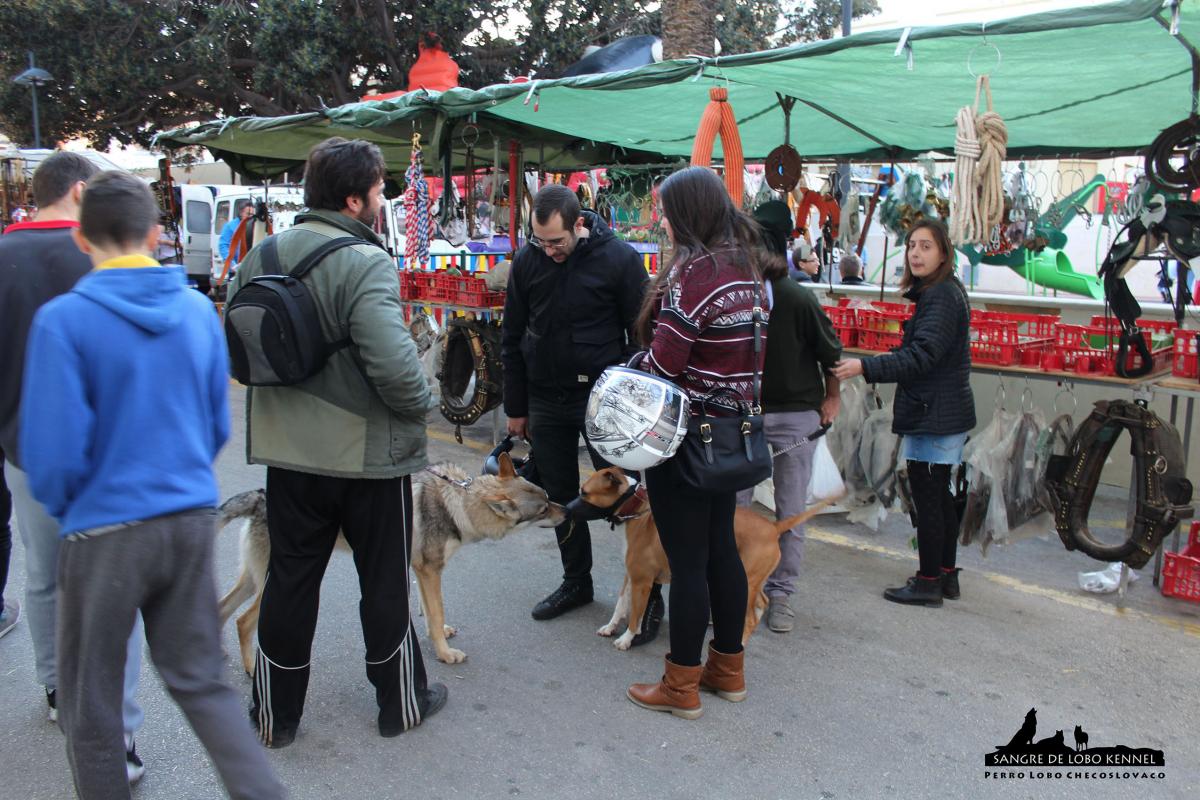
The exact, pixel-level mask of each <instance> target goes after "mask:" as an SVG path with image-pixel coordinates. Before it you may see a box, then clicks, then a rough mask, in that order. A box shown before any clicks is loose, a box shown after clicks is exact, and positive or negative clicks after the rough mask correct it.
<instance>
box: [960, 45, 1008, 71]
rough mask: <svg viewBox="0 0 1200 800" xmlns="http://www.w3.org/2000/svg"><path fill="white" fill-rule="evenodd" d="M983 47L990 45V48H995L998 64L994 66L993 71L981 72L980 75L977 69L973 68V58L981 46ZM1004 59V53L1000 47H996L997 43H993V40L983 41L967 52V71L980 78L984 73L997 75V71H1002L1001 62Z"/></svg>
mask: <svg viewBox="0 0 1200 800" xmlns="http://www.w3.org/2000/svg"><path fill="white" fill-rule="evenodd" d="M981 47H990V48H992V50H994V51H995V52H996V66H995V67H993V68H992V70H991V72H981V73H979V74H978V75H976V74H975V70H973V69H971V59H972V58H973V57H974V55H975V53H977V52H978V51H979V48H981ZM1003 60H1004V57H1003V56H1002V55H1000V48H999V47H996V45H994V44H992V43H991V42H982V43H980V44H977V45H975V46H974V47H973V48H971V52H969V53H967V72H969V73H970V74H971V77H972V78H979V77H982V76H984V75H995V74H996V73H997V72H999V71H1000V62H1001V61H1003Z"/></svg>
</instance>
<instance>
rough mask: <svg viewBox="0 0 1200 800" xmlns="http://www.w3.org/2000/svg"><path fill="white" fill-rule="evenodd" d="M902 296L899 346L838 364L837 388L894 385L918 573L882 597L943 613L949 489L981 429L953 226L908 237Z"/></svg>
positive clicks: (949, 560) (949, 571)
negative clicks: (850, 383)
mask: <svg viewBox="0 0 1200 800" xmlns="http://www.w3.org/2000/svg"><path fill="white" fill-rule="evenodd" d="M900 286H901V288H902V289H905V290H906V291H905V293H904V296H905V297H906V298H908V299H909V300H911V301H913V302H914V303H915V304H916V309H915V310H914V311H913V316H912V319H910V320H909V321H908V322H907V323H906V324H905V326H904V338H903V339H902V340H901V342H900V346H899V347H898V348H896V349H894V350H892V351H891V352H888V353H883V354H881V355H877V356H871V357H870V358H863V359H857V358H849V359H844V360H842V361H839V362H838V364H837V366H836V367H835V368H834V372H833V374H834V375H835V376H836V377H837V378H839V379H840V380H848V379H850V378H852V377H854V376H855V375H862V376H863V377H864V378H866V380H867V381H868V382H869V383H895V384H897V386H896V401H895V405H894V417H893V420H892V431H893V432H895V433H897V434H900V435H901V436H903V437H904V446H903V450H902V452H901V457H903V458H905V459H907V460H908V479H909V483H910V484H911V486H912V494H913V504H914V505H915V506H916V510H917V549H918V551H919V554H920V569H919V571H918V572H917V574H916V575H915V576H913V577H912V578H910V579H909V580H908V583H907V584H906V585H904V586H902V587H900V588H896V589H888V590H886V591H885V592H884V593H883V596H884V597H885V598H887V599H888V600H891V601H892V602H894V603H907V604H912V605H926V606H940V605H941V604H942V598H943V597H949V598H950V599H952V600H953V599H957V598H958V596H959V588H958V572H959V570H958V569H957V568H956V567H955V566H954V564H955V555H956V552H955V551H956V549H957V545H958V515H957V514H956V513H955V510H954V498H953V495H952V494H951V491H950V477H951V474H952V472H953V468H954V466H955V465H957V464H958V463H959V462H961V461H962V451H963V445H964V444H965V443H966V439H967V433H968V432H969V431H970V430H971V429H972V428H974V427H975V398H974V395H973V394H972V393H971V350H970V337H969V328H970V321H971V308H970V304H969V303H968V301H967V292H966V289H965V288H964V287H963V285H962V284H961V283H960V282H959V281H958V279H957V278H955V277H954V248H953V246H952V245H951V244H950V236H949V234H948V233H947V231H946V226H945V225H944V224H942V223H941V222H939V221H936V220H929V219H923V220H921V221H919V222H917V223H916V224H915V225H914V226H913V227H912V230H910V231H909V232H908V238H907V240H906V249H905V258H904V276H903V277H902V278H901V280H900Z"/></svg>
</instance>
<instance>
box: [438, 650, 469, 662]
mask: <svg viewBox="0 0 1200 800" xmlns="http://www.w3.org/2000/svg"><path fill="white" fill-rule="evenodd" d="M437 657H438V661H441V662H442V663H443V664H461V663H462V662H464V661H466V660H467V654H466V653H464V652H463V651H462V650H456V649H455V648H453V647H447V648H446V650H445V652H439V653H438V654H437Z"/></svg>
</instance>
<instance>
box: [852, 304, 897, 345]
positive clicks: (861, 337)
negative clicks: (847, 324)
mask: <svg viewBox="0 0 1200 800" xmlns="http://www.w3.org/2000/svg"><path fill="white" fill-rule="evenodd" d="M892 305H897V304H895V303H893V304H892ZM908 311H909V310H907V309H906V310H903V311H901V310H891V309H888V310H883V311H872V310H871V309H867V308H860V309H857V311H856V314H855V317H856V318H857V321H858V346H859V347H861V348H863V349H865V350H891V349H892V348H893V347H899V346H900V341H901V339H903V337H904V333H903V325H904V322H905V321H906V320H907V319H908V318H909V317H910V314H909V313H908Z"/></svg>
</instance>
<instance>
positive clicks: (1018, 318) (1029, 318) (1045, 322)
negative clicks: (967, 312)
mask: <svg viewBox="0 0 1200 800" xmlns="http://www.w3.org/2000/svg"><path fill="white" fill-rule="evenodd" d="M1060 319H1061V317H1058V316H1057V315H1054V314H1010V313H1009V312H1007V311H976V310H974V309H972V311H971V324H972V325H976V324H980V323H996V322H1003V323H1008V324H1013V325H1016V326H1017V334H1018V335H1020V336H1024V337H1029V338H1033V339H1046V338H1051V337H1053V336H1054V326H1055V325H1057V324H1058V322H1059V320H1060Z"/></svg>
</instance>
